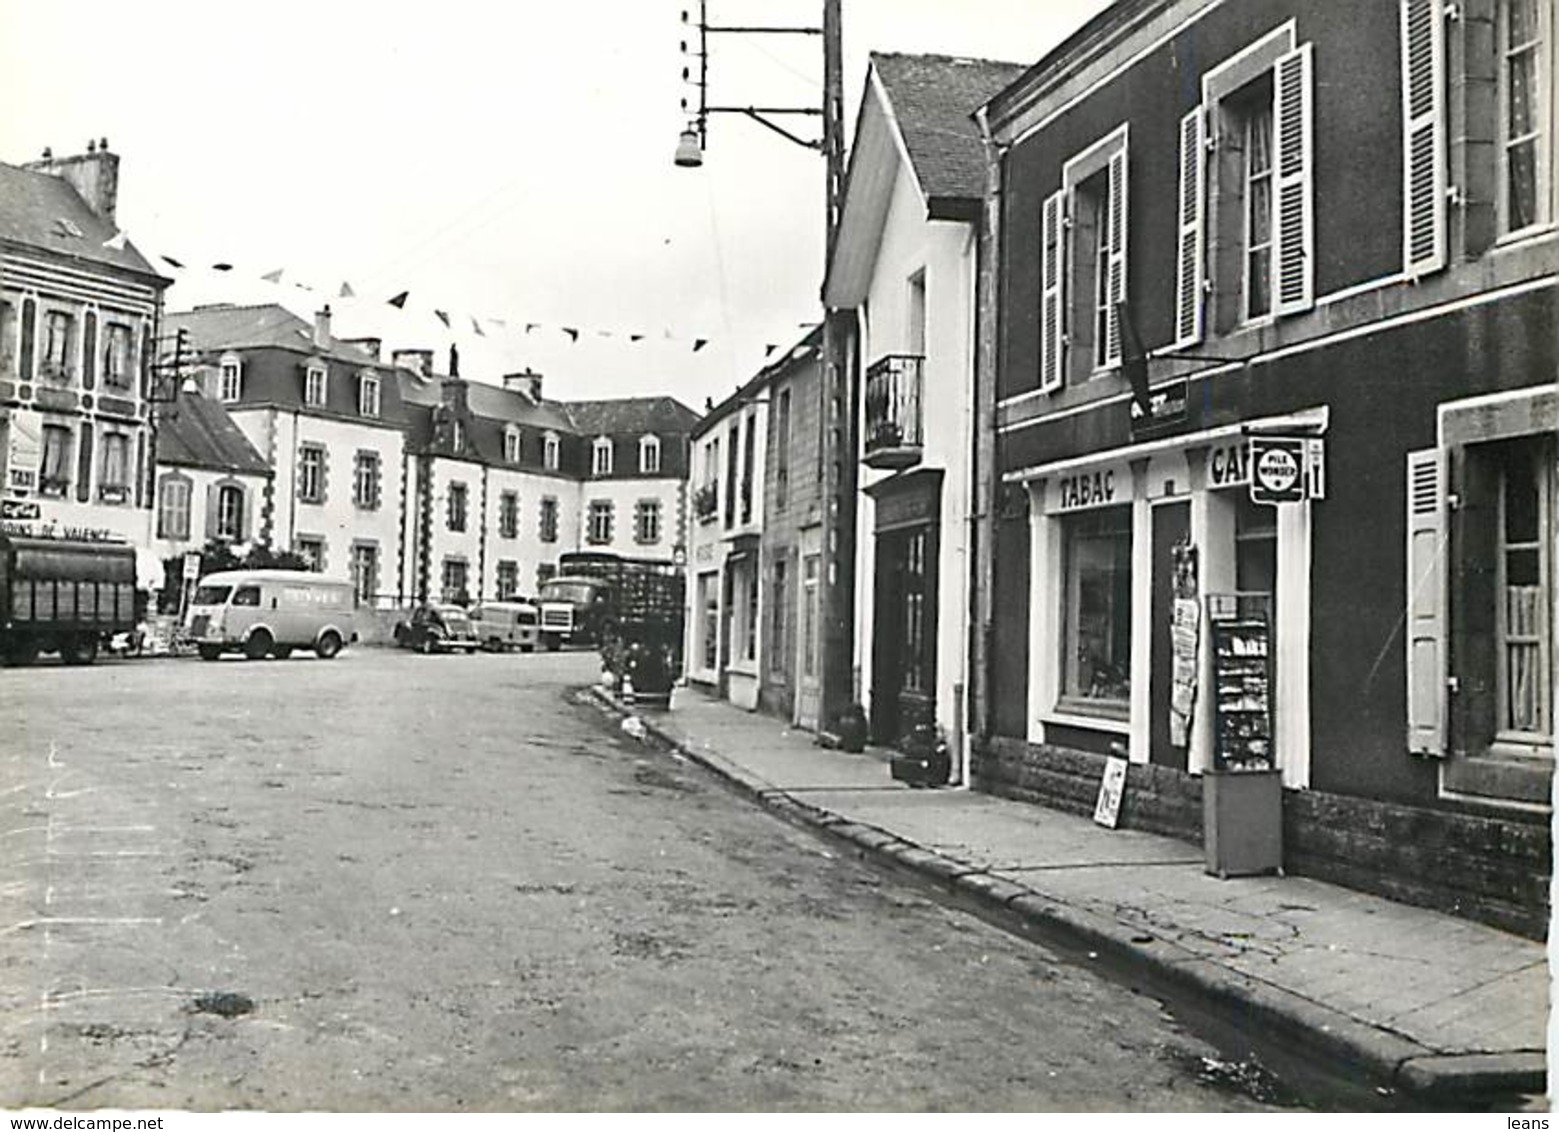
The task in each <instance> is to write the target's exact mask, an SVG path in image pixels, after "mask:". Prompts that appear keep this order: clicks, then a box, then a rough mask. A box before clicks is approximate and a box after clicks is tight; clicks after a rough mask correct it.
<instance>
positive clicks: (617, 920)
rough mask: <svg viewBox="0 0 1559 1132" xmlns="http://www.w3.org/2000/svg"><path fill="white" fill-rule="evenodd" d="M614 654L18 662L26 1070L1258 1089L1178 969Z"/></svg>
mask: <svg viewBox="0 0 1559 1132" xmlns="http://www.w3.org/2000/svg"><path fill="white" fill-rule="evenodd" d="M593 667H594V666H593V663H592V658H590V657H588V656H585V655H582V654H573V655H561V656H548V655H533V656H524V655H515V656H502V657H494V656H474V657H435V658H428V657H420V656H414V655H411V654H403V653H396V652H390V651H378V650H368V649H359V650H354V651H349V652H348V653H346V654H344V655H343V656H342V657H341V658H339V659H338V660H335V661H332V662H322V661H318V660H314V659H312V658H295V659H292V660H289V661H274V660H273V661H264V662H246V661H243V660H239V659H236V658H235V659H230V660H224V661H222V662H220V663H215V664H208V663H201V662H199V661H166V660H164V661H149V660H148V661H122V662H111V663H104V664H100V665H98V666H96V667H93V668H88V669H67V668H61V667H56V666H52V665H46V666H39V667H36V668H32V669H25V670H22V669H11V670H0V843H3V846H4V850H5V853H4V856H3V858H0V936H3V944H0V1022H3V1030H0V1104H3V1105H5V1106H9V1107H20V1106H23V1105H27V1106H32V1105H43V1106H58V1107H132V1108H174V1109H198V1110H207V1109H219V1108H261V1109H272V1110H292V1109H325V1110H359V1109H366V1110H406V1109H434V1110H446V1109H447V1110H454V1109H500V1110H508V1109H558V1108H565V1109H567V1108H587V1109H737V1110H751V1109H765V1110H767V1109H818V1108H826V1109H861V1108H874V1109H876V1108H885V1109H976V1110H985V1109H1033V1108H1040V1109H1045V1108H1052V1109H1055V1108H1060V1109H1091V1108H1127V1109H1199V1108H1218V1109H1228V1108H1237V1109H1246V1108H1258V1107H1261V1106H1260V1105H1259V1104H1258V1103H1257V1102H1256V1100H1254V1099H1253V1098H1252V1097H1251V1096H1249V1095H1246V1094H1243V1093H1240V1092H1238V1091H1229V1090H1224V1089H1220V1088H1218V1087H1216V1086H1214V1085H1211V1084H1208V1083H1207V1082H1206V1081H1205V1080H1204V1078H1203V1076H1202V1074H1201V1072H1200V1070H1201V1069H1203V1068H1205V1066H1204V1064H1203V1063H1202V1062H1201V1060H1200V1059H1201V1058H1203V1057H1205V1056H1211V1055H1212V1054H1213V1052H1214V1051H1213V1050H1212V1049H1210V1048H1209V1047H1207V1046H1205V1045H1203V1044H1202V1043H1201V1042H1199V1041H1198V1040H1197V1039H1195V1038H1193V1037H1191V1036H1189V1035H1188V1034H1187V1033H1185V1032H1184V1031H1183V1030H1182V1029H1181V1027H1180V1026H1179V1025H1178V1023H1177V1022H1176V1021H1175V1019H1173V1018H1172V1017H1170V1016H1169V1014H1168V1013H1167V1012H1166V1011H1165V1010H1164V1009H1163V1008H1162V1007H1161V1006H1160V1005H1159V1004H1158V1003H1157V1002H1155V1001H1153V1000H1152V999H1150V998H1147V997H1145V996H1140V995H1136V994H1133V993H1132V992H1131V991H1129V990H1127V989H1124V988H1122V987H1120V986H1117V985H1115V984H1112V983H1110V982H1107V981H1105V980H1103V979H1101V978H1099V977H1097V976H1096V975H1094V974H1093V973H1092V972H1090V971H1088V970H1086V969H1084V968H1081V967H1079V966H1077V965H1076V964H1074V963H1069V962H1066V961H1064V960H1063V959H1061V958H1060V957H1059V956H1057V955H1055V954H1052V953H1050V952H1048V951H1046V950H1044V949H1042V948H1040V947H1037V946H1035V945H1032V944H1028V943H1024V942H1022V941H1019V940H1016V939H1013V938H1011V937H1009V936H1007V935H1005V934H1003V933H1001V932H999V931H997V930H996V929H994V928H991V927H989V926H988V925H986V924H984V923H982V922H981V921H979V920H976V919H973V918H971V917H969V916H966V915H964V914H962V913H960V912H957V911H954V910H950V909H947V908H944V907H942V906H940V905H938V904H935V903H932V902H930V901H929V900H927V899H926V898H925V897H924V896H923V895H921V894H920V893H919V892H917V891H916V890H914V889H912V888H907V887H904V886H902V885H900V884H899V883H898V882H896V881H893V880H890V879H885V878H883V877H882V876H880V875H879V874H877V873H875V872H873V871H871V870H870V869H869V868H867V867H865V866H864V865H861V864H859V863H856V862H854V861H849V860H843V859H839V858H837V857H835V856H834V855H832V854H831V853H830V852H829V851H828V850H827V849H826V848H825V847H824V846H823V845H822V844H821V843H820V842H818V841H816V840H814V839H813V838H812V837H811V836H810V835H808V834H807V833H805V832H803V831H800V830H796V829H792V828H790V827H788V826H786V825H784V824H783V823H780V822H777V821H776V820H774V819H773V818H772V817H770V816H768V815H766V814H765V813H763V812H761V811H759V810H757V809H755V808H754V807H752V806H750V805H749V804H748V803H746V802H744V801H742V800H741V799H739V798H737V797H735V796H734V795H732V794H731V793H729V792H728V791H726V790H725V789H724V788H723V787H722V786H720V785H719V784H718V783H716V782H714V781H713V780H711V779H709V778H708V777H706V776H705V775H704V772H702V771H700V770H698V769H697V768H694V767H691V766H688V765H685V764H682V763H680V762H678V761H677V760H676V759H675V758H674V757H673V756H671V755H669V754H666V753H662V752H656V751H652V750H649V749H646V748H644V747H641V746H639V745H638V744H636V743H635V742H633V741H632V740H631V739H629V738H627V737H624V736H623V735H622V734H621V733H620V731H619V730H618V729H617V728H616V726H615V721H610V720H608V719H607V718H606V717H605V716H604V715H602V714H601V713H600V712H598V711H597V710H596V709H595V708H593V707H591V706H589V705H587V704H585V703H582V702H580V701H579V700H578V699H577V698H575V697H574V696H573V695H572V694H571V693H570V688H571V687H573V686H576V685H579V684H581V683H583V682H585V681H587V680H588V679H589V678H590V676H591V675H592V670H593Z"/></svg>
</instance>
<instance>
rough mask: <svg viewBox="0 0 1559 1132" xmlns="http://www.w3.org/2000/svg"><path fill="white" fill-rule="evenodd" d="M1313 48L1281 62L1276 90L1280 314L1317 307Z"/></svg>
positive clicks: (1303, 47) (1291, 54) (1277, 307)
mask: <svg viewBox="0 0 1559 1132" xmlns="http://www.w3.org/2000/svg"><path fill="white" fill-rule="evenodd" d="M1311 59H1312V54H1311V50H1310V44H1308V43H1306V44H1302V45H1301V46H1299V47H1298V48H1296V49H1295V50H1293V51H1290V52H1289V53H1288V54H1287V55H1284V56H1282V57H1281V58H1279V59H1278V62H1277V68H1276V71H1275V77H1274V83H1275V86H1276V89H1277V98H1276V107H1275V114H1274V116H1275V118H1276V121H1277V129H1276V134H1277V171H1276V175H1275V177H1274V179H1273V180H1274V191H1275V192H1276V195H1277V232H1276V244H1277V302H1276V304H1275V305H1274V309H1275V310H1276V312H1277V313H1278V314H1280V315H1284V314H1296V313H1298V312H1299V311H1306V310H1309V309H1310V308H1311V307H1312V306H1314V305H1315V258H1314V256H1313V255H1312V250H1313V248H1312V245H1313V243H1314V236H1315V202H1314V200H1313V188H1312V183H1311V156H1310V134H1311V109H1310V108H1311V99H1310V85H1311V79H1310V73H1311Z"/></svg>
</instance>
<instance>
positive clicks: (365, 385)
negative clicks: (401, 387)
mask: <svg viewBox="0 0 1559 1132" xmlns="http://www.w3.org/2000/svg"><path fill="white" fill-rule="evenodd" d="M357 413H358V415H359V416H363V417H377V416H378V415H379V377H378V375H377V374H372V373H365V374H363V375H362V377H360V378H358V379H357Z"/></svg>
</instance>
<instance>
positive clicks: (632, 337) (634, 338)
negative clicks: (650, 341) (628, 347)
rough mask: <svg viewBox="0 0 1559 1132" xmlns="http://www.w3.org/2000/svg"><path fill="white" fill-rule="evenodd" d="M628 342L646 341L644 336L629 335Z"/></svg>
mask: <svg viewBox="0 0 1559 1132" xmlns="http://www.w3.org/2000/svg"><path fill="white" fill-rule="evenodd" d="M628 341H630V342H642V341H644V335H642V334H630V335H628Z"/></svg>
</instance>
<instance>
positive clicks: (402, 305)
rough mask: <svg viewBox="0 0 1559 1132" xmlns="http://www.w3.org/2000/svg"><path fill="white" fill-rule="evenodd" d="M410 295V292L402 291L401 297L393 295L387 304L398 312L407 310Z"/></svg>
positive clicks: (387, 300)
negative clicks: (407, 299) (407, 298)
mask: <svg viewBox="0 0 1559 1132" xmlns="http://www.w3.org/2000/svg"><path fill="white" fill-rule="evenodd" d="M410 294H411V292H410V291H402V292H401V293H400V294H399V295H392V296H391V297H390V298H388V299H386V300H385V302H387V303H389V304H390V305H391V306H392V307H395V308H396V309H397V310H404V309H406V296H408V295H410Z"/></svg>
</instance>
